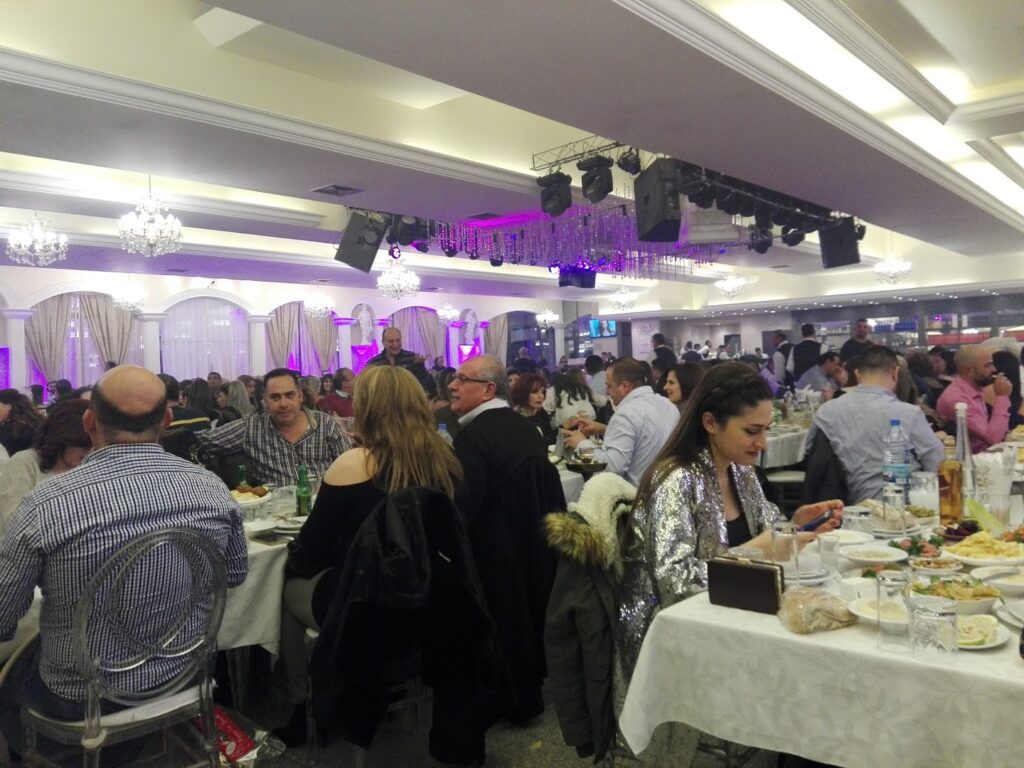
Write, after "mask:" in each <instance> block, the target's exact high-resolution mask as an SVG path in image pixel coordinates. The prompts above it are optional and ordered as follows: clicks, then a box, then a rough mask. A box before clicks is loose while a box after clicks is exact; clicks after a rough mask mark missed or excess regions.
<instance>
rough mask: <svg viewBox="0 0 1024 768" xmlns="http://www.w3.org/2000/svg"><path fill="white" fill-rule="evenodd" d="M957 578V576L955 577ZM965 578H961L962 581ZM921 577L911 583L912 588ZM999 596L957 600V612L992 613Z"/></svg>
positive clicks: (963, 613)
mask: <svg viewBox="0 0 1024 768" xmlns="http://www.w3.org/2000/svg"><path fill="white" fill-rule="evenodd" d="M954 578H955V577H954ZM953 580H954V579H947V581H953ZM962 580H963V579H961V581H962ZM919 582H920V579H915V580H914V581H912V582H911V583H910V589H911V591H913V589H914V584H915V583H919ZM998 599H999V598H998V597H978V598H973V599H970V600H956V601H954V602H956V612H957V613H959V614H961V615H963V616H970V615H973V614H976V613H991V611H992V609H993V608H994V607H995V604H996V600H998Z"/></svg>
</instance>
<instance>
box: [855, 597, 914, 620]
mask: <svg viewBox="0 0 1024 768" xmlns="http://www.w3.org/2000/svg"><path fill="white" fill-rule="evenodd" d="M846 607H847V609H848V610H849V611H850V613H852V614H853V615H854V616H856V617H857V618H859V619H864V621H866V622H868V623H869V624H877V623H878V622H879V615H878V614H879V611H878V598H877V597H862V598H859V599H857V600H853V601H851V602H849V603H847V605H846ZM881 614H882V615H881V622H882V625H883V626H893V627H905V626H907V624H908V622H909V621H910V619H909V616H908V614H907V606H906V605H903V604H901V603H893V602H884V603H882V611H881Z"/></svg>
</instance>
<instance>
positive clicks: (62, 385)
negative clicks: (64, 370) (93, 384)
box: [46, 379, 73, 408]
mask: <svg viewBox="0 0 1024 768" xmlns="http://www.w3.org/2000/svg"><path fill="white" fill-rule="evenodd" d="M46 389H47V391H48V393H49V395H50V398H49V400H48V401H47V408H51V407H53V406H54V405H56V404H57V403H59V402H60V401H61V400H67V399H68V398H69V397H71V394H72V389H73V387H72V386H71V382H70V381H68V380H67V379H57V380H56V381H51V382H49V383H48V384H47V385H46Z"/></svg>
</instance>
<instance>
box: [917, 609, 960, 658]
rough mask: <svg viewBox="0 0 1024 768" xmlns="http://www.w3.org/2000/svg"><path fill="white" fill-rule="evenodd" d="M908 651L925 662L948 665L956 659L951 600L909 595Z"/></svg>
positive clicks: (953, 612) (956, 649)
mask: <svg viewBox="0 0 1024 768" xmlns="http://www.w3.org/2000/svg"><path fill="white" fill-rule="evenodd" d="M910 647H911V650H912V651H913V653H914V656H916V657H918V658H921V659H923V660H925V661H933V662H938V663H942V664H948V663H949V662H950V661H952V660H954V659H955V658H956V654H957V651H958V649H959V646H958V644H957V639H956V601H955V600H949V599H947V598H945V597H933V596H931V595H915V594H911V596H910Z"/></svg>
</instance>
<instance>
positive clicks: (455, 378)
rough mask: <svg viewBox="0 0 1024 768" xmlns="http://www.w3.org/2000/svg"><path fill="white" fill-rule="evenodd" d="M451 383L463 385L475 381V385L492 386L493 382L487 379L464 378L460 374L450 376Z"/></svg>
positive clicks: (464, 376)
mask: <svg viewBox="0 0 1024 768" xmlns="http://www.w3.org/2000/svg"><path fill="white" fill-rule="evenodd" d="M452 381H457V382H459V384H465V383H466V382H467V381H475V382H476V383H477V384H493V383H494V382H493V381H490V380H488V379H474V378H473V377H472V376H466V375H464V374H461V373H456V374H455V375H454V376H452Z"/></svg>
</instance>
